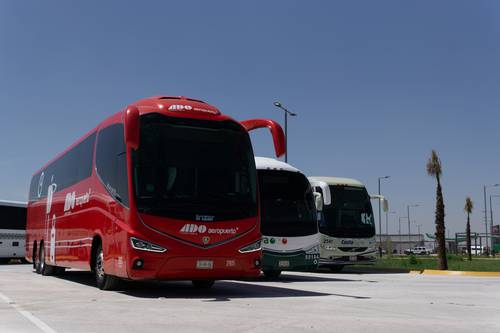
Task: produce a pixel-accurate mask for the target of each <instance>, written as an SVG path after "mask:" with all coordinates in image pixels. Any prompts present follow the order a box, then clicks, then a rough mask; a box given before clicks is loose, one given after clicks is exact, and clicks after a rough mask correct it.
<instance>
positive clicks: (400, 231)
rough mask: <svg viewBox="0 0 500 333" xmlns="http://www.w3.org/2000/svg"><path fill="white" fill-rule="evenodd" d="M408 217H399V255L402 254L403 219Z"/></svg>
mask: <svg viewBox="0 0 500 333" xmlns="http://www.w3.org/2000/svg"><path fill="white" fill-rule="evenodd" d="M406 218H407V217H406V216H400V217H399V229H398V230H399V253H400V254H401V243H402V242H401V219H406Z"/></svg>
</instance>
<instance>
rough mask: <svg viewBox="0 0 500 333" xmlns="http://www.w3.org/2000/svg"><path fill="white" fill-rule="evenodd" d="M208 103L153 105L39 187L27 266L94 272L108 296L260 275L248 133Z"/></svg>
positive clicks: (61, 163) (56, 162) (62, 163)
mask: <svg viewBox="0 0 500 333" xmlns="http://www.w3.org/2000/svg"><path fill="white" fill-rule="evenodd" d="M262 127H267V128H269V130H270V131H271V134H272V137H273V141H274V147H275V150H276V155H277V156H281V155H282V154H283V153H284V150H285V146H284V135H283V131H282V129H281V127H280V126H279V125H278V124H277V123H276V122H274V121H272V120H266V119H253V120H247V121H243V122H241V123H239V122H237V121H235V120H233V119H232V118H230V117H228V116H226V115H223V114H221V112H220V111H219V110H218V109H217V108H215V107H214V106H211V105H209V104H207V103H204V102H202V101H199V100H194V99H190V98H186V97H164V96H158V97H151V98H146V99H142V100H140V101H138V102H135V103H133V104H131V105H129V106H128V107H127V108H126V109H124V110H123V111H121V112H118V113H116V114H114V115H113V116H111V117H109V118H108V119H106V120H105V121H103V122H102V123H100V124H99V125H98V126H97V127H96V128H94V129H93V130H91V131H90V132H89V133H87V134H86V135H84V136H83V137H82V138H81V139H80V140H78V141H77V142H76V143H75V144H73V145H72V146H70V147H69V148H68V149H67V150H66V151H64V152H63V153H61V154H60V155H58V156H57V157H56V158H55V159H53V160H52V161H50V162H49V163H48V164H46V165H45V166H44V167H43V168H41V169H40V170H39V171H37V172H36V173H35V174H34V175H33V178H32V180H31V185H30V193H29V202H28V220H27V228H26V259H27V260H28V261H30V262H33V267H34V269H35V271H36V272H37V273H40V274H42V275H51V274H59V273H62V272H64V270H65V268H76V269H83V270H89V271H93V272H94V274H95V278H96V282H97V286H98V287H99V288H101V289H113V288H116V286H117V284H118V282H119V281H120V280H121V279H127V280H147V279H152V280H192V281H193V284H194V285H195V286H196V287H205V288H208V287H211V286H212V285H213V282H214V280H217V279H227V278H243V277H254V276H257V275H259V272H260V266H261V247H260V241H261V233H260V215H259V214H260V213H259V206H258V202H259V201H258V193H257V192H258V191H257V178H256V170H255V162H254V155H253V150H252V145H251V143H250V138H249V135H248V131H250V130H252V129H255V128H262Z"/></svg>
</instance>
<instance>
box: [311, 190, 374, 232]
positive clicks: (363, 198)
mask: <svg viewBox="0 0 500 333" xmlns="http://www.w3.org/2000/svg"><path fill="white" fill-rule="evenodd" d="M329 187H330V192H331V195H332V204H330V205H328V206H324V207H323V212H322V214H321V220H320V224H319V228H320V232H321V233H323V234H326V235H329V236H332V237H342V238H364V237H373V236H374V235H375V223H374V218H373V211H372V205H371V202H370V196H369V195H368V193H367V192H366V189H365V188H364V187H355V186H339V185H330V186H329Z"/></svg>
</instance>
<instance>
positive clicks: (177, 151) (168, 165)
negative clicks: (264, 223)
mask: <svg viewBox="0 0 500 333" xmlns="http://www.w3.org/2000/svg"><path fill="white" fill-rule="evenodd" d="M140 142H141V144H140V147H139V149H138V150H137V151H135V152H134V182H135V194H136V198H137V206H138V209H139V211H141V212H143V213H145V214H150V215H157V216H165V217H173V218H178V219H184V220H197V218H198V217H197V216H199V215H209V216H212V217H213V221H224V220H231V219H240V218H247V217H251V216H255V215H256V214H257V202H256V187H257V180H256V175H255V173H256V172H255V162H254V156H253V151H252V146H251V144H250V139H249V136H248V133H247V132H246V131H244V130H243V129H242V128H241V127H240V126H239V125H237V124H235V123H233V122H227V121H224V122H217V121H205V120H195V119H179V118H171V117H166V116H163V115H159V114H154V113H152V114H147V115H144V116H142V117H141V139H140Z"/></svg>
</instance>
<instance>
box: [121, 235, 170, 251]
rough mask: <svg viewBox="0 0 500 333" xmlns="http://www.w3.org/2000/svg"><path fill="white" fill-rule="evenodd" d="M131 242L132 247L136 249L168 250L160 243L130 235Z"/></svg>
mask: <svg viewBox="0 0 500 333" xmlns="http://www.w3.org/2000/svg"><path fill="white" fill-rule="evenodd" d="M130 244H131V245H132V247H133V248H134V249H136V250H142V251H149V252H159V253H162V252H166V251H167V249H166V248H164V247H161V246H159V245H156V244H153V243H150V242H146V241H144V240H142V239H139V238H135V237H130Z"/></svg>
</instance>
